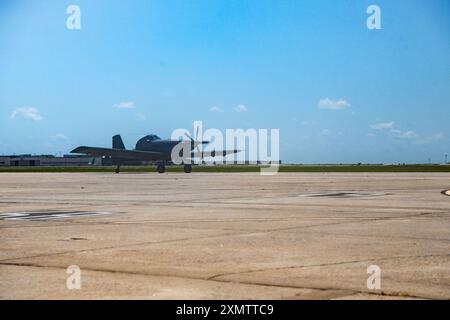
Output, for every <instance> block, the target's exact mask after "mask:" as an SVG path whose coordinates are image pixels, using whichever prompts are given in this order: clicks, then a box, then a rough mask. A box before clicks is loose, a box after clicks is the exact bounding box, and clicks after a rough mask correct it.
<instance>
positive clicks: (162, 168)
mask: <svg viewBox="0 0 450 320" xmlns="http://www.w3.org/2000/svg"><path fill="white" fill-rule="evenodd" d="M156 170H157V171H158V173H164V172H166V166H165V165H164V163H158V166H157V167H156Z"/></svg>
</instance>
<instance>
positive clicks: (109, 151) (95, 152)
mask: <svg viewBox="0 0 450 320" xmlns="http://www.w3.org/2000/svg"><path fill="white" fill-rule="evenodd" d="M70 153H82V154H88V155H90V156H93V157H103V156H107V157H113V158H120V159H124V160H140V161H152V160H159V159H161V158H162V153H161V152H152V151H138V150H124V149H114V148H96V147H85V146H82V147H78V148H76V149H73V150H72V151H71V152H70Z"/></svg>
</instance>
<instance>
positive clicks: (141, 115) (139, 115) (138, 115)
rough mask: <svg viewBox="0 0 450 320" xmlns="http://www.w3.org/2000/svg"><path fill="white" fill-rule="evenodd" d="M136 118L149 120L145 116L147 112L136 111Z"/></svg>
mask: <svg viewBox="0 0 450 320" xmlns="http://www.w3.org/2000/svg"><path fill="white" fill-rule="evenodd" d="M136 119H137V120H138V121H145V120H147V117H146V116H145V114H143V113H141V112H138V113H136Z"/></svg>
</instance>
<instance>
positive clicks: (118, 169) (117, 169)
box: [116, 165, 120, 173]
mask: <svg viewBox="0 0 450 320" xmlns="http://www.w3.org/2000/svg"><path fill="white" fill-rule="evenodd" d="M119 172H120V165H119V166H117V168H116V173H119Z"/></svg>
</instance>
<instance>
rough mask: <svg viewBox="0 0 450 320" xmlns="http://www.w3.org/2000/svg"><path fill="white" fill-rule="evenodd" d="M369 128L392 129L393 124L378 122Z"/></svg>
mask: <svg viewBox="0 0 450 320" xmlns="http://www.w3.org/2000/svg"><path fill="white" fill-rule="evenodd" d="M370 127H371V128H372V129H375V130H385V129H393V128H394V122H393V121H392V122H379V123H375V124H373V125H371V126H370Z"/></svg>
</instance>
